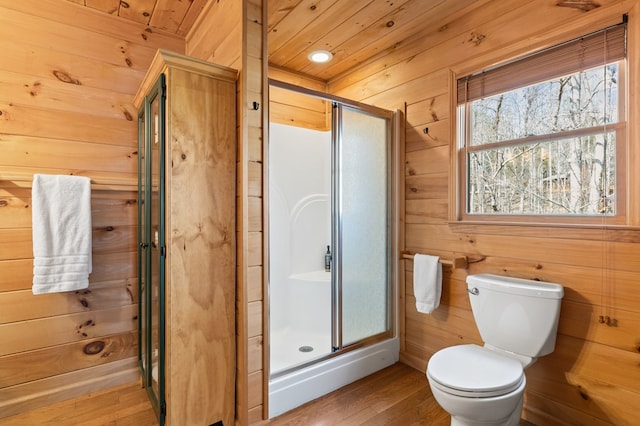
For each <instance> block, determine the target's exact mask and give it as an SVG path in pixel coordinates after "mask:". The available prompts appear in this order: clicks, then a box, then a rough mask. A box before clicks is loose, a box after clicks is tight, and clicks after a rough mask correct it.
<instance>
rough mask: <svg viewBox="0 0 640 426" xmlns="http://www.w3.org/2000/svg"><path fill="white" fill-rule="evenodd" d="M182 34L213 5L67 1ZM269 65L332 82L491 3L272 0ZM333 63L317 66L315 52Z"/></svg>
mask: <svg viewBox="0 0 640 426" xmlns="http://www.w3.org/2000/svg"><path fill="white" fill-rule="evenodd" d="M67 1H71V2H73V3H78V4H80V5H84V6H86V7H90V8H94V9H97V10H100V11H102V12H105V13H109V14H112V15H117V16H119V17H121V18H123V19H129V20H133V21H136V22H139V23H143V24H145V25H149V26H150V27H152V28H155V29H160V30H162V31H167V32H170V33H174V34H178V35H181V36H184V35H186V34H187V33H188V32H189V29H190V28H191V26H193V24H194V22H195V21H196V19H197V17H198V14H199V13H200V12H201V11H202V9H203V8H204V7H205V6H206V5H207V3H208V2H209V1H240V0H67ZM267 1H268V18H267V21H268V49H269V63H270V64H271V65H273V66H276V67H279V68H284V69H287V70H290V71H294V72H298V73H303V74H306V75H309V76H312V77H315V78H318V79H320V80H323V81H331V80H332V79H335V78H336V77H339V76H340V75H342V74H344V73H346V72H347V71H349V70H353V69H354V68H356V67H358V66H360V65H362V64H366V63H367V62H369V61H372V60H375V59H377V58H379V57H381V56H384V55H386V54H388V53H389V52H391V51H393V50H394V49H396V48H397V47H399V46H401V45H402V44H404V43H408V42H410V41H411V40H420V42H421V43H428V42H429V39H430V38H433V39H436V38H437V37H433V35H434V34H436V33H437V32H438V31H440V30H442V29H443V28H446V25H447V23H448V22H450V21H451V20H452V19H454V18H455V17H456V15H457V14H460V13H463V11H464V12H468V11H469V10H470V9H471V8H476V7H479V6H481V5H482V4H484V3H486V2H487V0H267ZM316 49H323V50H328V51H330V52H331V53H332V54H333V60H332V61H331V62H329V63H325V64H314V63H311V62H310V61H309V60H308V57H307V56H308V54H309V53H310V52H311V51H312V50H316Z"/></svg>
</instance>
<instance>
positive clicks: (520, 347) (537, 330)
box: [467, 274, 564, 357]
mask: <svg viewBox="0 0 640 426" xmlns="http://www.w3.org/2000/svg"><path fill="white" fill-rule="evenodd" d="M467 289H468V290H469V299H470V301H471V309H472V311H473V317H474V319H475V321H476V325H477V327H478V330H479V331H480V336H482V340H483V341H484V343H485V344H490V345H492V346H495V347H497V348H500V349H503V350H506V351H508V352H515V353H516V354H521V355H526V356H528V357H539V356H543V355H547V354H549V353H551V352H553V350H554V348H555V345H556V334H557V331H558V319H559V318H560V303H561V301H562V297H563V295H564V289H563V287H562V286H561V285H560V284H555V283H548V282H542V281H534V280H525V279H521V278H513V277H505V276H501V275H492V274H478V275H469V276H468V277H467Z"/></svg>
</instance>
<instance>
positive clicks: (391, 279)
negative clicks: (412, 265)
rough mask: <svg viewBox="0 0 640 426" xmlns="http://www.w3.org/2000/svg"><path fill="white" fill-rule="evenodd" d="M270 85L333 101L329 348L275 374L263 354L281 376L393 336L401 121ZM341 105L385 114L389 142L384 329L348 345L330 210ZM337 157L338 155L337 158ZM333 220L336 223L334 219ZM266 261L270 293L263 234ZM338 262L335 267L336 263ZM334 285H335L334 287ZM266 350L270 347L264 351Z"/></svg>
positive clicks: (353, 104) (351, 104) (390, 115)
mask: <svg viewBox="0 0 640 426" xmlns="http://www.w3.org/2000/svg"><path fill="white" fill-rule="evenodd" d="M268 85H269V87H277V88H280V89H285V90H288V91H291V92H295V93H299V94H303V95H307V96H311V97H314V98H318V99H320V100H323V101H327V102H330V103H331V105H332V142H331V150H332V152H331V156H332V170H331V175H332V191H331V192H332V194H331V203H332V205H331V211H332V215H331V220H332V225H331V228H332V230H331V234H332V239H333V240H334V241H332V244H333V246H334V247H333V248H332V255H333V261H332V268H331V271H332V272H331V283H332V292H331V298H332V300H331V306H332V313H331V321H332V324H331V335H332V348H331V352H330V353H329V354H327V355H326V356H324V357H321V358H318V359H314V360H311V361H309V362H306V363H303V364H299V365H296V366H294V367H292V368H289V369H286V370H283V371H281V372H279V373H278V374H277V375H275V376H271V373H270V371H269V370H270V367H269V365H270V363H269V356H268V355H265V365H266V366H267V368H266V369H265V370H266V371H267V377H271V378H274V377H278V376H282V375H285V374H288V373H291V372H292V371H296V370H300V369H302V368H305V367H308V366H309V365H313V364H315V363H318V362H321V361H323V360H326V359H329V358H332V357H335V356H339V355H343V354H345V353H347V352H350V351H352V350H355V349H358V348H361V347H364V346H368V345H371V344H373V343H376V342H380V341H384V340H386V339H390V338H393V337H395V336H396V335H397V323H398V321H397V318H396V313H397V306H396V305H397V303H398V298H397V282H396V281H395V280H397V279H398V275H397V268H398V264H397V260H396V257H397V256H395V255H394V253H397V243H396V241H397V238H398V224H397V212H398V202H397V195H396V194H394V193H393V192H392V189H393V188H397V182H398V178H397V176H398V175H397V171H396V168H397V167H398V166H397V158H398V155H399V154H398V149H397V147H395V146H393V142H394V140H395V139H397V137H398V135H399V132H398V129H399V127H400V124H399V121H400V117H401V113H399V112H395V113H394V112H393V111H389V110H386V109H382V108H378V107H375V106H371V105H366V104H363V103H360V102H356V101H352V100H349V99H346V98H341V97H338V96H333V95H330V94H328V93H323V92H319V91H315V90H312V89H308V88H304V87H300V86H296V85H293V84H289V83H286V82H282V81H279V80H274V79H269V84H268ZM342 106H346V107H348V108H351V109H354V110H358V111H359V112H362V113H365V114H369V115H372V116H376V117H381V118H386V119H388V120H389V126H388V127H387V140H388V141H389V144H388V146H387V172H388V176H389V178H388V179H387V218H388V222H387V232H388V234H387V235H388V237H389V241H388V247H387V253H388V268H387V277H386V278H387V290H388V292H389V293H388V304H387V312H386V313H385V314H386V316H387V318H386V321H387V324H388V327H387V330H386V331H384V332H382V333H378V334H376V335H373V336H369V337H366V338H364V339H361V340H358V341H357V342H354V343H351V344H349V345H347V346H344V345H343V342H342V300H341V299H340V292H341V291H342V288H341V285H342V283H341V281H342V279H341V268H342V265H341V264H340V260H339V259H340V255H341V252H340V250H341V247H340V246H341V242H340V241H339V238H336V234H338V235H339V233H340V231H341V229H340V228H341V223H340V220H336V217H335V216H336V215H335V214H333V213H334V212H335V210H334V208H335V207H334V206H335V205H336V204H335V203H336V202H337V200H336V199H334V197H337V194H338V191H336V188H335V187H334V185H336V184H337V179H336V177H335V176H336V174H337V171H336V170H334V169H333V168H334V165H335V164H336V158H334V156H337V155H338V153H336V152H334V151H335V147H336V146H338V144H339V143H340V141H339V140H334V138H340V137H341V135H340V134H339V133H341V132H339V131H337V130H336V129H335V128H334V127H335V126H337V125H338V124H339V123H340V120H341V117H340V113H341V109H342ZM265 115H266V116H267V117H268V112H267V113H265ZM267 126H268V122H267ZM264 158H265V163H266V164H268V146H267V145H265V150H264ZM338 160H339V159H338ZM264 178H265V184H266V185H267V186H268V167H266V168H265V177H264ZM264 220H265V227H266V228H267V233H266V235H267V236H268V232H269V231H268V225H266V224H268V209H266V208H265V219H264ZM334 221H335V223H334ZM265 245H266V247H265V253H266V256H265V262H264V266H265V268H264V269H265V271H264V277H265V287H266V289H267V291H266V292H265V294H269V292H268V286H269V249H268V238H265ZM335 259H338V261H337V262H336V261H335ZM336 265H337V267H336ZM334 287H335V288H334ZM265 311H266V312H265V321H267V324H269V322H268V321H270V318H269V309H266V310H265ZM268 328H269V327H266V328H265V329H266V330H268ZM267 339H268V335H267ZM266 352H267V353H268V352H269V351H266Z"/></svg>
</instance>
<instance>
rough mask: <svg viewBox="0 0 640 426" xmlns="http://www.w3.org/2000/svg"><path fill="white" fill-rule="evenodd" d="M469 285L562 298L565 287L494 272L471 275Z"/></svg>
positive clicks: (547, 297)
mask: <svg viewBox="0 0 640 426" xmlns="http://www.w3.org/2000/svg"><path fill="white" fill-rule="evenodd" d="M467 286H468V287H469V288H473V287H478V288H486V289H490V290H493V291H498V292H502V293H511V294H521V295H524V296H528V297H540V298H544V299H562V297H563V296H564V287H562V285H560V284H556V283H550V282H545V281H537V280H526V279H524V278H515V277H507V276H503V275H494V274H477V275H469V276H468V277H467Z"/></svg>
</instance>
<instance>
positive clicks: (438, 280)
mask: <svg viewBox="0 0 640 426" xmlns="http://www.w3.org/2000/svg"><path fill="white" fill-rule="evenodd" d="M413 293H414V295H415V296H416V309H417V310H418V312H422V313H425V314H430V313H431V312H433V311H434V310H435V309H436V308H437V307H438V306H440V294H441V293H442V265H441V264H440V262H439V261H438V256H428V255H426V254H416V255H415V256H414V257H413Z"/></svg>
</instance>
